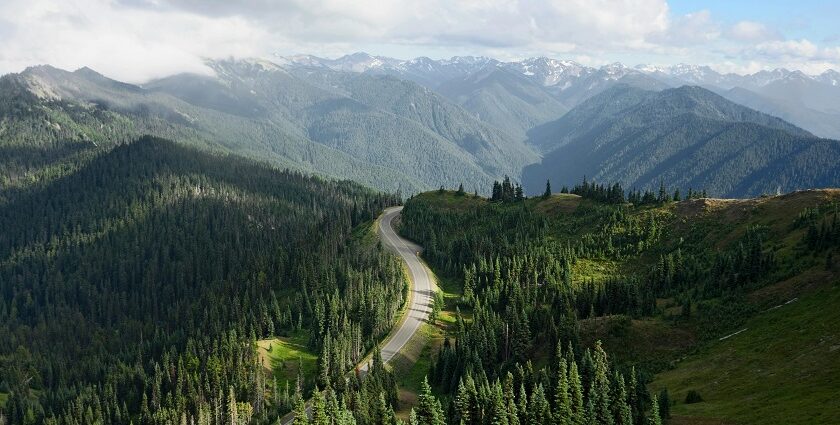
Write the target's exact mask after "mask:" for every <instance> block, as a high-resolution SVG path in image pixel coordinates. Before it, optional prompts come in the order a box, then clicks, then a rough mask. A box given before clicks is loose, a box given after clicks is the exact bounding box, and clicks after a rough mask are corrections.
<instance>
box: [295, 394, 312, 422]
mask: <svg viewBox="0 0 840 425" xmlns="http://www.w3.org/2000/svg"><path fill="white" fill-rule="evenodd" d="M293 415H294V420H293V422H292V423H293V424H294V425H310V422H309V415H307V413H306V403H305V402H304V401H303V398H302V397H301V396H300V394H297V395H296V397H295V410H294V413H293Z"/></svg>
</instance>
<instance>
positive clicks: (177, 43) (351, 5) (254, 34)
mask: <svg viewBox="0 0 840 425" xmlns="http://www.w3.org/2000/svg"><path fill="white" fill-rule="evenodd" d="M0 43H2V45H3V49H0V73H6V72H15V71H20V70H21V69H23V68H24V67H25V66H29V65H35V64H40V63H49V64H52V65H55V66H58V67H62V68H67V69H74V68H78V67H81V66H90V67H92V68H94V69H96V70H98V71H100V72H103V73H104V74H106V75H109V76H112V77H114V78H118V79H122V80H126V81H131V82H143V81H146V80H148V79H150V78H155V77H161V76H165V75H169V74H172V73H175V72H209V70H208V69H207V68H206V67H205V66H204V64H203V60H202V59H203V58H207V57H209V58H219V57H249V56H263V57H268V56H270V55H271V54H272V53H275V52H280V53H283V54H291V53H298V52H306V53H313V54H318V55H329V56H335V55H338V54H341V53H346V52H350V51H355V50H359V49H367V50H370V51H371V53H380V52H379V50H382V51H387V52H389V54H394V52H396V53H397V54H396V55H397V56H399V57H404V58H407V57H413V56H416V55H418V54H429V52H439V53H440V55H441V56H443V55H446V54H449V53H453V52H458V54H484V55H491V56H496V57H502V58H511V57H522V56H526V55H549V56H558V57H563V58H569V57H571V58H587V59H589V60H591V61H592V62H593V63H604V62H608V61H613V60H615V58H617V57H622V58H627V57H633V56H638V57H644V58H648V59H653V60H654V61H656V60H657V59H658V60H659V61H689V62H695V63H696V62H697V61H703V62H704V63H708V64H712V65H714V64H723V63H732V64H733V65H731V66H732V67H735V66H740V67H744V68H749V69H753V68H755V67H756V66H762V67H770V66H774V65H776V64H790V63H791V62H795V60H797V59H796V58H799V60H801V61H802V63H803V66H812V65H813V64H814V63H817V62H820V63H832V62H835V63H836V62H840V59H838V57H837V48H836V47H824V46H818V45H816V44H815V43H812V42H811V41H808V40H785V39H784V38H783V37H782V35H781V34H780V33H779V32H778V31H776V30H774V29H772V28H770V27H768V26H766V25H765V24H762V23H760V22H756V21H741V22H737V23H735V24H734V25H729V26H727V25H724V24H722V23H721V22H719V20H718V19H716V17H715V15H714V13H713V12H712V11H708V10H700V11H696V12H694V13H690V14H686V15H682V16H675V15H674V14H673V13H672V12H671V11H670V9H669V6H668V3H667V1H665V0H563V1H561V0H462V1H452V0H393V1H381V0H357V1H349V0H64V1H61V0H4V1H2V2H0ZM736 62H737V63H736ZM756 64H758V65H756Z"/></svg>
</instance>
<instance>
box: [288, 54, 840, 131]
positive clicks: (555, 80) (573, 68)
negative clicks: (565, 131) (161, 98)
mask: <svg viewBox="0 0 840 425" xmlns="http://www.w3.org/2000/svg"><path fill="white" fill-rule="evenodd" d="M278 63H281V64H282V66H284V67H287V68H297V67H307V68H312V67H319V68H328V69H332V70H336V71H345V72H359V73H375V74H388V75H394V76H398V77H400V78H404V79H409V80H411V81H414V82H417V83H418V84H421V85H424V86H426V87H429V88H431V89H433V90H441V93H442V94H444V95H446V96H448V97H450V98H451V99H452V100H454V101H456V102H458V103H459V104H461V106H463V107H465V108H466V109H467V110H469V111H470V112H473V113H474V114H476V115H477V116H479V117H482V119H486V120H488V122H499V123H501V124H499V126H500V127H502V128H503V129H504V130H505V131H507V132H508V133H510V134H513V135H516V136H518V137H521V136H522V134H523V133H522V132H523V129H524V131H527V130H529V129H531V128H533V127H534V125H533V124H536V125H537V126H538V125H541V124H544V123H546V122H548V121H550V120H543V121H542V122H540V119H534V118H533V115H532V118H531V119H530V120H522V119H519V118H518V117H519V116H521V115H522V114H523V113H525V111H524V110H523V108H521V107H517V106H515V105H516V104H518V103H521V102H522V98H521V97H518V96H515V95H514V97H513V99H512V101H511V102H510V103H511V104H512V105H514V106H511V109H512V110H510V111H501V110H502V109H504V108H501V107H500V106H495V105H499V104H501V103H502V102H503V101H507V98H504V97H503V98H499V96H500V94H499V88H498V85H499V84H500V83H499V82H496V84H497V87H493V88H486V89H485V88H483V87H478V86H477V85H476V84H475V80H476V76H478V75H483V74H484V75H486V74H488V71H487V68H497V69H504V70H507V71H510V72H511V73H514V74H518V75H520V76H522V77H524V78H526V79H527V80H529V81H531V82H532V83H533V87H530V88H529V91H531V92H534V91H544V92H545V94H546V95H548V96H551V97H553V98H554V99H555V101H556V102H557V103H559V104H560V105H562V106H561V107H559V108H554V107H547V111H546V112H545V114H544V115H551V116H553V117H554V118H559V117H560V116H561V115H562V112H563V111H564V110H569V109H571V108H573V107H574V106H576V105H578V104H579V103H581V102H583V101H585V100H586V99H588V98H589V97H591V96H594V95H596V94H598V93H600V92H601V91H602V90H605V89H607V88H609V87H611V86H612V85H613V84H616V83H617V82H619V81H620V82H621V83H624V84H629V85H633V86H637V87H641V88H644V89H648V90H663V89H665V88H669V87H680V86H683V85H696V86H701V87H704V88H707V89H709V90H712V91H714V92H716V93H718V94H721V95H722V96H724V97H727V98H728V99H729V100H732V101H734V102H736V103H741V101H744V100H745V99H749V100H748V101H747V106H749V107H751V108H753V109H756V110H759V111H761V112H765V113H768V114H772V115H779V116H782V117H783V118H785V119H787V120H789V121H791V122H792V123H793V124H796V125H798V126H800V127H803V128H805V129H806V130H809V131H811V132H812V133H814V134H816V135H818V136H820V137H831V138H836V139H840V73H838V72H837V71H834V70H827V71H825V72H823V73H821V74H819V75H807V74H805V73H803V72H801V71H798V70H788V69H774V70H763V71H759V72H756V73H753V74H748V75H739V74H734V73H721V72H718V71H715V70H714V69H712V68H711V67H709V66H703V65H688V64H677V65H671V66H655V65H637V66H635V67H628V66H625V65H623V64H621V63H613V64H608V65H604V66H600V67H591V66H585V65H581V64H579V63H577V62H574V61H571V60H560V59H553V58H547V57H534V58H526V59H522V60H516V61H507V62H505V61H499V60H495V59H491V58H486V57H472V56H456V57H452V58H450V59H440V60H433V59H429V58H425V57H421V58H416V59H411V60H400V59H394V58H387V57H382V56H371V55H368V54H367V53H354V54H351V55H346V56H343V57H341V58H338V59H332V60H331V59H323V58H317V57H315V56H310V55H304V56H291V57H280V58H279V60H278ZM462 83H463V85H464V86H465V87H466V86H469V87H473V91H474V94H472V95H464V93H463V91H464V88H461V89H460V90H453V87H456V86H459V85H460V84H462ZM512 84H513V83H512ZM518 85H520V83H515V84H514V87H515V86H518ZM503 90H504V91H509V92H511V91H516V89H515V88H511V87H506V88H504V89H503ZM732 90H735V92H734V93H733V94H730V92H731V91H732ZM745 90H746V91H748V92H749V93H745V92H744V91H745ZM485 91H489V92H490V93H489V94H488V93H486V92H485ZM449 93H458V94H457V95H450V94H449ZM488 97H489V99H486V98H488ZM488 103H489V104H488ZM494 104H495V105H494ZM525 109H527V108H525ZM491 110H494V112H493V113H488V111H491ZM803 111H808V112H803ZM812 112H813V113H812ZM538 116H539V114H538ZM491 120H495V121H491Z"/></svg>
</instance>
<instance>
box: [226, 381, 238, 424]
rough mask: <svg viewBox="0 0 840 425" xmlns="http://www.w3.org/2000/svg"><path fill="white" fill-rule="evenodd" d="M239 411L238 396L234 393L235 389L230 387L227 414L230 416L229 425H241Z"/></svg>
mask: <svg viewBox="0 0 840 425" xmlns="http://www.w3.org/2000/svg"><path fill="white" fill-rule="evenodd" d="M238 413H239V411H238V409H237V408H236V395H235V394H234V393H233V387H230V388H229V390H228V405H227V414H228V423H230V425H239V415H238Z"/></svg>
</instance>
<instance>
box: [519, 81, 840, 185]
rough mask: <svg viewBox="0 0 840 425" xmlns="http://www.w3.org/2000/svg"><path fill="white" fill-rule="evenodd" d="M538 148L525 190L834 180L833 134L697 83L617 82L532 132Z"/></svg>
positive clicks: (837, 152)
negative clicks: (646, 86)
mask: <svg viewBox="0 0 840 425" xmlns="http://www.w3.org/2000/svg"><path fill="white" fill-rule="evenodd" d="M534 135H535V137H536V140H535V142H534V143H533V144H535V145H536V146H538V147H539V148H541V149H542V150H543V151H544V152H548V153H546V154H545V155H544V157H543V160H542V162H541V163H540V164H535V165H532V166H528V167H527V168H526V169H525V170H524V172H523V182H524V184H525V188H526V190H527V191H528V192H529V193H538V192H539V191H541V190H542V188H543V187H544V185H545V181H546V180H551V181H552V183H553V184H554V185H555V186H560V185H567V186H568V185H572V184H574V182H576V181H579V180H580V179H581V177H582V176H584V175H586V176H587V177H589V178H590V179H593V180H596V181H601V182H604V181H616V182H620V183H621V184H622V185H623V186H624V187H626V188H632V187H636V188H640V189H646V188H648V189H649V188H655V187H657V186H658V185H659V183H660V182H669V183H670V184H671V185H673V186H675V187H679V188H681V189H683V190H684V191H685V190H687V189H689V188H695V189H698V188H701V189H704V190H707V192H708V193H709V194H712V195H715V196H730V197H733V196H755V195H759V194H762V193H776V192H779V191H781V192H784V191H791V190H797V189H803V188H812V187H831V186H836V185H838V184H840V174H838V170H837V168H836V167H834V166H833V164H835V163H836V162H837V161H838V160H840V142H837V141H834V140H828V139H819V138H816V137H814V136H812V135H811V134H810V133H807V132H806V131H804V130H802V129H799V128H798V127H795V126H793V125H791V124H789V123H787V122H785V121H782V120H780V119H778V118H775V117H772V116H769V115H765V114H762V113H759V112H756V111H754V110H751V109H748V108H745V107H743V106H740V105H737V104H734V103H732V102H729V101H727V100H726V99H724V98H722V97H720V96H718V95H716V94H714V93H712V92H710V91H708V90H705V89H702V88H699V87H688V86H685V87H681V88H678V89H668V90H663V91H661V92H658V93H647V92H642V91H639V90H637V89H629V88H627V87H615V88H613V89H611V90H608V91H606V92H604V93H602V94H601V95H598V96H596V97H594V98H592V99H590V100H589V101H587V102H584V104H582V105H580V106H579V107H577V108H575V109H574V110H572V111H570V112H569V113H568V114H567V115H566V116H564V117H563V118H561V119H560V120H558V121H555V122H554V123H551V124H547V125H545V126H543V127H541V128H540V129H539V131H535V133H534Z"/></svg>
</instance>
